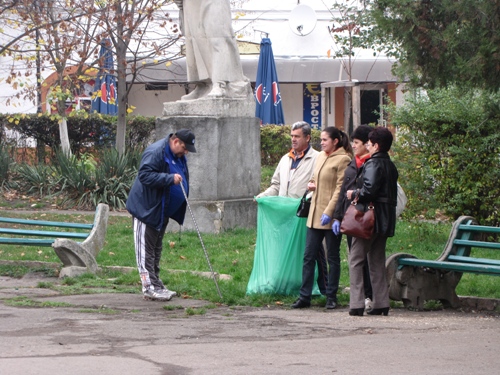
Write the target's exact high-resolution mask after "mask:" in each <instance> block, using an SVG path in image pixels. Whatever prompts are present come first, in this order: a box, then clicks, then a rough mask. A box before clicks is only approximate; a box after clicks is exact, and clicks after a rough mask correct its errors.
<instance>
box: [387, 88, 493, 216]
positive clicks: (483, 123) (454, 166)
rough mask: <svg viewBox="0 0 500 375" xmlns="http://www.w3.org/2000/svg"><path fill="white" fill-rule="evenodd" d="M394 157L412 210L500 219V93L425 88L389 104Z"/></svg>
mask: <svg viewBox="0 0 500 375" xmlns="http://www.w3.org/2000/svg"><path fill="white" fill-rule="evenodd" d="M390 112H391V114H390V115H391V120H392V122H393V123H394V124H395V125H396V126H397V127H398V142H397V147H396V148H395V149H396V150H397V151H396V157H395V160H396V162H397V163H399V164H398V166H399V171H400V175H401V177H400V182H401V184H402V185H403V187H404V188H405V190H406V191H407V195H408V196H409V204H408V207H409V209H410V210H412V211H414V212H419V211H421V210H425V209H428V208H433V207H434V208H436V209H439V210H441V211H443V212H444V213H445V214H447V215H449V216H451V217H452V218H453V219H455V218H457V217H458V216H460V215H470V216H473V217H475V218H476V219H477V220H478V221H480V222H481V223H482V224H489V225H498V224H499V222H500V212H499V210H500V185H499V184H498V181H499V179H500V168H499V164H500V142H499V141H500V132H499V131H498V129H500V92H497V93H483V92H477V91H469V92H462V91H458V90H456V89H454V88H450V89H439V90H433V91H429V92H428V93H427V95H426V96H419V97H415V98H410V99H409V100H408V101H407V103H406V104H405V105H404V106H402V107H392V108H391V109H390Z"/></svg>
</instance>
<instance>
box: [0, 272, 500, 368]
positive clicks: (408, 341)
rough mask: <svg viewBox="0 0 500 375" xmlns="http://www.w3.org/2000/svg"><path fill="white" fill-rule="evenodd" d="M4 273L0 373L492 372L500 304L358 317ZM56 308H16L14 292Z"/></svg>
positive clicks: (499, 339)
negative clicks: (76, 285)
mask: <svg viewBox="0 0 500 375" xmlns="http://www.w3.org/2000/svg"><path fill="white" fill-rule="evenodd" d="M38 282H39V280H37V279H35V278H33V279H32V278H30V276H29V275H27V276H26V277H25V278H23V279H21V280H18V279H11V278H7V277H0V374H9V375H18V374H19V375H20V374H23V375H29V374H40V375H54V374H72V375H79V374H82V375H83V374H85V375H88V374H120V375H124V374H147V375H184V374H186V375H187V374H190V375H211V374H214V375H215V374H217V375H220V374H231V375H237V374H242V375H243V374H245V375H248V374H288V375H290V374H291V375H294V374H301V375H302V374H310V375H312V374H371V375H375V374H488V373H496V372H497V371H498V369H499V368H500V356H499V355H498V348H499V343H500V317H499V315H498V314H496V313H493V312H460V311H455V310H446V311H432V312H412V311H408V310H405V309H392V310H391V311H390V315H389V316H388V317H382V316H377V317H375V316H364V317H350V316H349V315H348V313H347V311H348V310H347V308H340V309H336V310H332V311H328V312H327V311H325V310H324V309H322V308H321V309H320V308H312V309H305V310H290V309H286V308H283V307H279V308H277V307H270V308H268V307H265V308H248V307H241V308H238V307H227V306H213V305H209V304H207V303H206V302H204V301H198V300H192V299H181V298H174V299H173V300H172V301H170V302H168V303H159V302H151V301H145V300H143V299H142V297H141V296H140V295H139V294H113V293H106V294H92V295H73V296H62V295H59V294H58V293H56V292H54V291H51V290H49V289H42V288H37V287H36V286H37V284H38ZM16 296H17V297H27V298H29V299H32V300H34V301H38V302H46V303H48V304H49V305H52V306H55V304H56V303H66V304H67V305H66V306H59V307H44V308H35V307H12V306H8V305H6V303H5V300H6V299H10V298H12V297H16Z"/></svg>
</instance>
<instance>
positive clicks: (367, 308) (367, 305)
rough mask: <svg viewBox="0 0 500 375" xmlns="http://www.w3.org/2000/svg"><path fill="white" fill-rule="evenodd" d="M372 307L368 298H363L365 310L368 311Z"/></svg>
mask: <svg viewBox="0 0 500 375" xmlns="http://www.w3.org/2000/svg"><path fill="white" fill-rule="evenodd" d="M372 307H373V305H372V300H371V299H370V298H365V310H366V311H370V310H371V309H372Z"/></svg>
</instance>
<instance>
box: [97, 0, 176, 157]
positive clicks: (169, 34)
mask: <svg viewBox="0 0 500 375" xmlns="http://www.w3.org/2000/svg"><path fill="white" fill-rule="evenodd" d="M168 3H171V0H137V1H127V0H114V1H108V2H107V3H103V4H102V5H101V10H102V13H101V14H100V16H99V17H100V18H99V23H100V24H101V25H102V27H103V28H104V30H105V33H104V34H103V37H108V38H110V39H111V41H112V43H113V46H114V49H115V53H116V63H117V69H116V72H117V81H118V90H117V93H118V99H117V102H118V122H117V129H116V149H117V150H118V153H119V154H123V153H124V152H125V134H126V116H127V109H128V94H129V92H130V89H131V87H132V83H133V82H134V81H135V79H136V78H137V75H138V73H139V72H140V70H141V69H143V68H146V67H148V66H150V65H151V64H163V63H166V64H167V65H168V62H169V61H170V60H172V59H175V58H178V57H180V54H179V52H180V50H179V49H172V51H173V52H172V51H171V50H170V47H171V46H173V45H174V44H175V42H176V41H177V40H178V38H179V31H178V28H177V25H175V24H174V23H173V22H172V20H171V19H170V17H169V14H168V13H166V12H165V11H163V10H162V7H163V6H164V5H166V4H168ZM127 74H129V82H130V83H131V84H130V85H129V86H128V87H127V84H126V83H127V81H126V79H127Z"/></svg>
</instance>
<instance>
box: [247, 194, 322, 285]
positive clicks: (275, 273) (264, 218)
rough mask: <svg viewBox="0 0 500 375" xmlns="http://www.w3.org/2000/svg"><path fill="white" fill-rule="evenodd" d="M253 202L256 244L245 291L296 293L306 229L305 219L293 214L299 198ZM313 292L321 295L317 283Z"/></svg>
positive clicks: (262, 199) (263, 199)
mask: <svg viewBox="0 0 500 375" xmlns="http://www.w3.org/2000/svg"><path fill="white" fill-rule="evenodd" d="M256 201H257V243H256V246H255V255H254V261H253V269H252V273H251V275H250V279H249V280H248V285H247V294H255V293H260V294H283V295H293V294H296V295H298V294H299V290H300V286H301V284H302V264H303V262H304V248H305V244H306V231H307V227H306V221H307V218H300V217H297V216H296V215H295V214H296V212H297V208H298V206H299V202H300V198H287V197H277V196H273V197H262V198H257V199H256ZM316 279H317V270H316V276H315V280H316ZM313 294H320V293H319V289H318V286H317V284H316V282H315V284H314V288H313Z"/></svg>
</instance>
